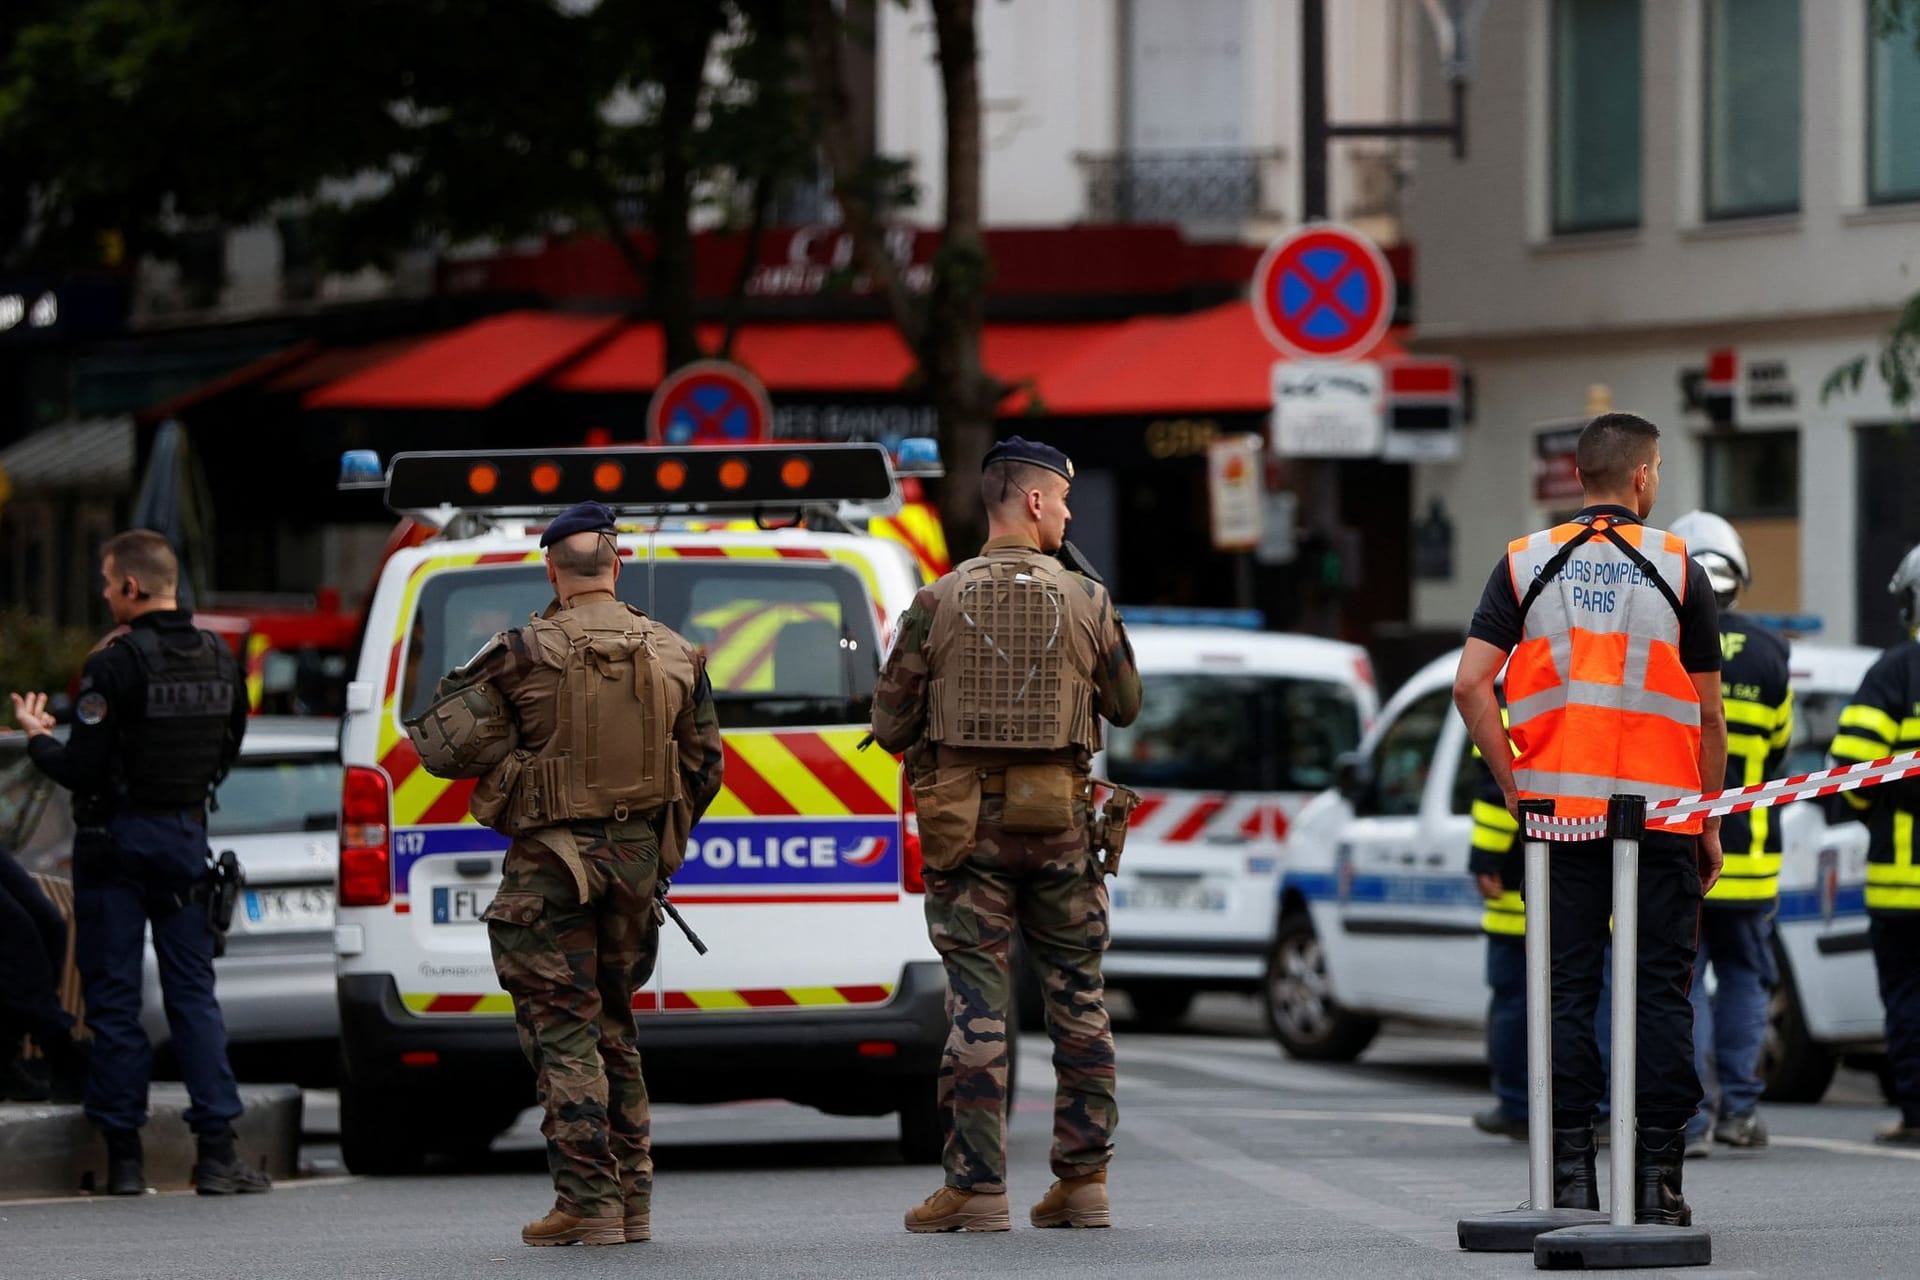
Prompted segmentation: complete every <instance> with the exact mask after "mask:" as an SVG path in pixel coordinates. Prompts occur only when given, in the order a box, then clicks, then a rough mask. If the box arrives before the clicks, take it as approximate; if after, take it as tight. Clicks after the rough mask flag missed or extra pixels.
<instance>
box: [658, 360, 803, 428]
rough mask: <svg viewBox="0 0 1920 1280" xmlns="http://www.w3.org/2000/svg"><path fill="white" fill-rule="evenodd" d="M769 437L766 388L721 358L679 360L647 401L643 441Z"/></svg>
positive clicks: (770, 409)
mask: <svg viewBox="0 0 1920 1280" xmlns="http://www.w3.org/2000/svg"><path fill="white" fill-rule="evenodd" d="M772 438H773V406H772V405H771V404H770V403H768V401H767V389H766V388H765V387H763V386H761V385H760V379H758V378H756V377H754V376H753V375H752V374H751V373H749V372H747V371H746V370H745V369H742V368H741V367H740V366H739V365H737V364H730V363H728V362H727V361H725V360H696V361H694V362H693V363H692V364H689V365H682V366H681V367H680V368H678V369H675V370H674V371H673V372H672V373H671V374H669V375H668V376H667V378H666V380H665V381H664V382H662V383H661V384H660V388H659V390H657V391H655V392H654V393H653V399H651V400H649V401H648V402H647V441H648V443H649V444H758V443H760V442H762V441H766V440H771V439H772Z"/></svg>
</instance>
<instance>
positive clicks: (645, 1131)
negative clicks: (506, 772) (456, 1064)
mask: <svg viewBox="0 0 1920 1280" xmlns="http://www.w3.org/2000/svg"><path fill="white" fill-rule="evenodd" d="M574 831H575V834H576V836H577V838H578V839H579V842H580V855H581V860H582V861H583V862H584V863H585V865H586V871H587V892H588V901H587V902H586V903H584V904H582V903H581V902H580V893H579V889H578V886H577V885H576V883H575V881H574V878H573V875H572V873H571V872H569V871H568V870H567V868H566V865H565V864H564V863H562V862H561V861H560V859H559V857H558V856H557V855H555V854H554V853H553V852H552V851H551V850H549V849H547V848H544V847H543V846H541V845H538V844H535V843H533V842H531V841H529V840H525V839H520V840H515V841H514V842H513V844H512V845H511V846H509V848H508V849H507V857H506V864H505V866H504V867H503V869H502V870H503V874H502V876H501V880H500V891H499V893H498V894H496V895H495V897H494V900H493V905H492V906H490V907H488V908H487V913H486V919H487V934H488V938H489V940H490V941H491V942H492V944H493V965H494V969H495V971H496V972H497V973H498V975H499V978H500V985H501V986H502V987H505V988H506V990H507V992H508V993H509V994H510V995H512V996H513V1015H514V1021H515V1022H516V1023H517V1024H518V1026H519V1030H520V1047H521V1048H522V1049H523V1050H524V1051H525V1052H526V1055H527V1061H528V1062H529V1063H531V1064H532V1065H533V1072H534V1082H535V1088H536V1090H537V1093H538V1098H539V1103H540V1109H541V1111H542V1112H544V1113H545V1118H544V1119H543V1120H542V1121H541V1123H540V1132H541V1133H543V1134H545V1135H546V1139H547V1167H548V1169H549V1170H551V1172H552V1174H553V1185H554V1190H555V1192H556V1193H557V1197H556V1204H557V1206H558V1207H559V1208H561V1209H562V1210H564V1211H565V1212H568V1213H572V1214H576V1215H578V1216H581V1217H601V1216H614V1217H617V1216H619V1215H620V1214H621V1212H622V1209H623V1205H624V1204H625V1203H626V1202H628V1201H633V1200H642V1201H646V1202H647V1203H648V1204H651V1197H652V1194H653V1140H652V1122H651V1118H650V1115H651V1113H650V1112H649V1110H648V1107H647V1085H646V1081H645V1080H643V1079H642V1078H641V1075H640V1050H639V1048H638V1047H637V1045H636V1044H635V1042H634V1026H633V992H634V990H635V988H636V987H638V986H640V985H641V984H642V983H644V982H645V981H646V978H647V975H648V974H649V973H650V972H651V971H652V969H653V962H654V959H655V957H656V955H657V953H658V950H659V939H660V931H659V927H658V925H657V924H656V922H655V919H654V915H653V886H654V880H655V878H656V876H657V875H658V872H659V865H660V846H659V841H658V839H657V838H656V837H654V836H653V835H652V834H651V832H650V831H648V830H646V829H645V828H644V827H643V826H642V825H641V824H634V823H629V824H624V825H623V827H622V828H621V830H620V832H619V836H620V838H618V839H614V838H611V837H610V836H609V834H608V832H607V830H606V829H605V828H597V827H590V826H584V825H582V826H577V827H575V828H574Z"/></svg>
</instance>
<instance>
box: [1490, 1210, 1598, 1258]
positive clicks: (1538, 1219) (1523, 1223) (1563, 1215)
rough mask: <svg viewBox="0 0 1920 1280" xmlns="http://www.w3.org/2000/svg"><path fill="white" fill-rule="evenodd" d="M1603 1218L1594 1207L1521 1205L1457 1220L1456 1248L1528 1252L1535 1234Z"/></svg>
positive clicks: (1590, 1223)
mask: <svg viewBox="0 0 1920 1280" xmlns="http://www.w3.org/2000/svg"><path fill="white" fill-rule="evenodd" d="M1606 1220H1607V1215H1606V1214H1604V1213H1601V1212H1599V1211H1598V1210H1594V1209H1535V1208H1533V1207H1532V1206H1530V1205H1524V1204H1523V1205H1521V1206H1520V1207H1519V1208H1518V1209H1507V1210H1504V1211H1502V1212H1499V1213H1482V1214H1477V1215H1475V1216H1474V1217H1471V1218H1462V1219H1460V1223H1459V1231H1460V1247H1461V1248H1462V1249H1466V1250H1468V1251H1470V1252H1472V1253H1530V1252H1532V1251H1533V1241H1534V1237H1535V1236H1539V1235H1542V1234H1544V1233H1546V1232H1548V1231H1559V1230H1561V1229H1562V1228H1565V1227H1583V1226H1598V1225H1599V1224H1601V1223H1603V1222H1605V1221H1606Z"/></svg>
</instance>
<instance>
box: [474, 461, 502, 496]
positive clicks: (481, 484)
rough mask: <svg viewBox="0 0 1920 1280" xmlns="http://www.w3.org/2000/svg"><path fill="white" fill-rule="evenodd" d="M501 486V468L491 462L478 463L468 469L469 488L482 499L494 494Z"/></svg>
mask: <svg viewBox="0 0 1920 1280" xmlns="http://www.w3.org/2000/svg"><path fill="white" fill-rule="evenodd" d="M499 484H500V468H498V467H496V466H494V465H493V464H492V463H491V462H476V463H474V464H473V465H472V466H470V467H468V468H467V488H469V489H471V490H473V491H474V492H475V493H477V494H479V495H480V496H481V497H483V498H484V497H486V496H487V495H488V494H490V493H492V492H493V491H494V489H496V488H497V487H499Z"/></svg>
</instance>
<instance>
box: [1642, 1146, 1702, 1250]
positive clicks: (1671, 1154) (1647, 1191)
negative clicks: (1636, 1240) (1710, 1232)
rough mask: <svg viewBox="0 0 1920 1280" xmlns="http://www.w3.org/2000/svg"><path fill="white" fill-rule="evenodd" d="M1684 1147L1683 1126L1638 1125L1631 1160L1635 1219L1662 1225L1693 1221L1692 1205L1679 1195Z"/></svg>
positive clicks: (1684, 1155)
mask: <svg viewBox="0 0 1920 1280" xmlns="http://www.w3.org/2000/svg"><path fill="white" fill-rule="evenodd" d="M1686 1151H1687V1140H1686V1130H1684V1129H1649V1128H1648V1127H1647V1126H1645V1125H1641V1126H1640V1141H1639V1143H1638V1145H1637V1148H1636V1150H1635V1151H1634V1161H1633V1181H1634V1197H1633V1220H1634V1222H1635V1223H1637V1224H1639V1225H1640V1226H1648V1225H1655V1226H1665V1227H1690V1226H1692V1225H1693V1209H1692V1208H1691V1207H1689V1206H1688V1204H1687V1202H1686V1201H1685V1200H1684V1199H1682V1198H1681V1196H1680V1168H1681V1165H1682V1163H1683V1162H1684V1161H1685V1159H1686Z"/></svg>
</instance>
